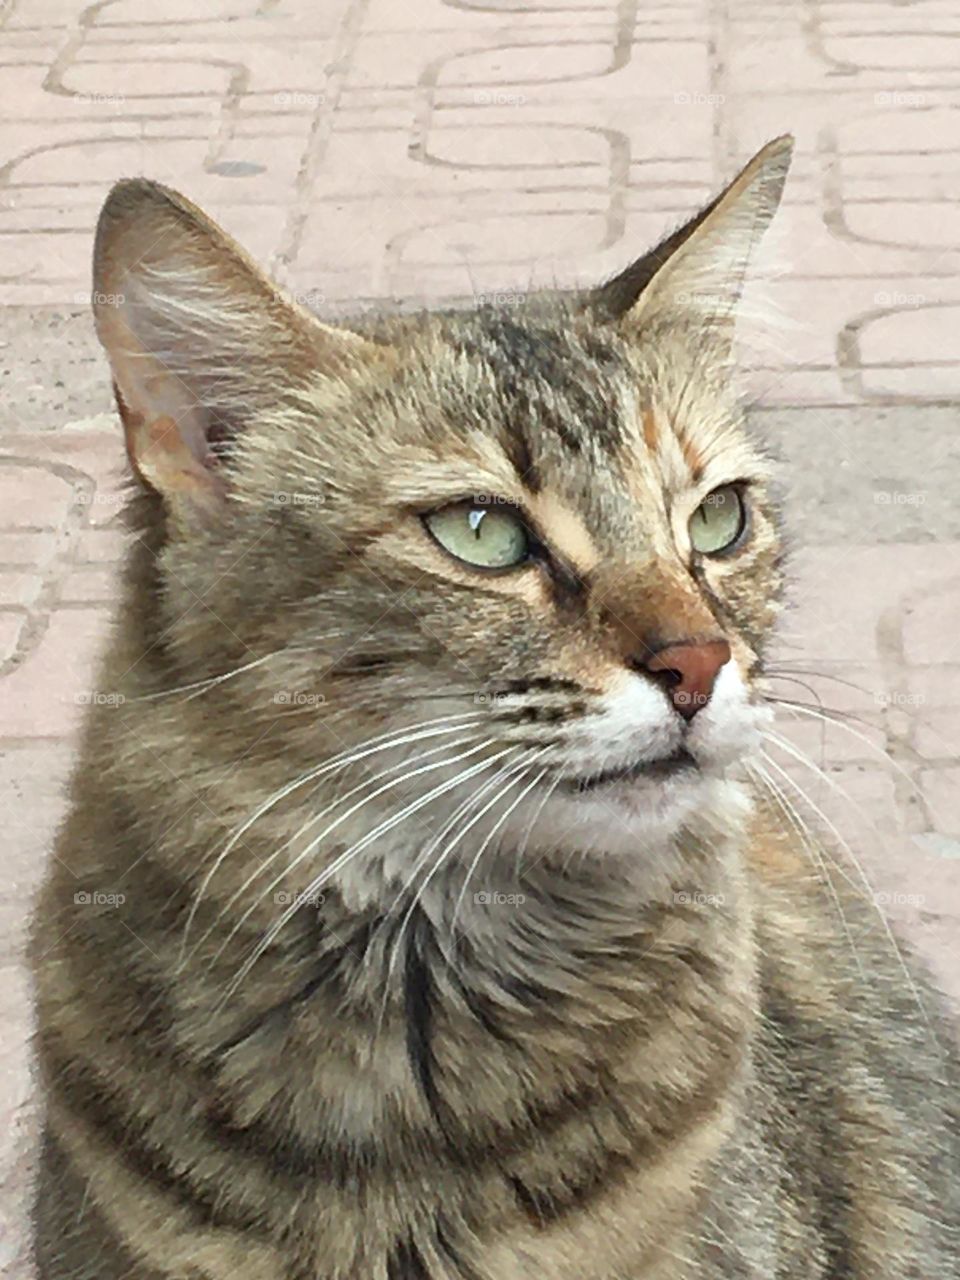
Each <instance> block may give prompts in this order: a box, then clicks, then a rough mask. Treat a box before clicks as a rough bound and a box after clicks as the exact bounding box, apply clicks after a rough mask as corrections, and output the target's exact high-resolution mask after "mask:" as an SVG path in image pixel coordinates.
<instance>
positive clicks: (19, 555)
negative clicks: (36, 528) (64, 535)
mask: <svg viewBox="0 0 960 1280" xmlns="http://www.w3.org/2000/svg"><path fill="white" fill-rule="evenodd" d="M56 546H57V539H56V536H55V535H54V534H51V533H22V532H21V533H0V566H2V567H4V568H7V567H9V566H11V565H14V566H21V565H24V566H30V567H32V568H38V567H40V566H41V565H43V564H46V562H47V561H48V560H49V559H50V557H51V556H52V555H53V554H54V551H55V550H56Z"/></svg>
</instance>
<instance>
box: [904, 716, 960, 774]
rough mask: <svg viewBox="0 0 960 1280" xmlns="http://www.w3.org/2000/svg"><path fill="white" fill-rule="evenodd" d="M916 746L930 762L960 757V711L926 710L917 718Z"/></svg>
mask: <svg viewBox="0 0 960 1280" xmlns="http://www.w3.org/2000/svg"><path fill="white" fill-rule="evenodd" d="M914 746H915V747H916V750H917V751H918V752H919V754H920V755H921V756H923V757H924V758H926V759H928V760H939V761H944V760H955V759H956V758H957V757H958V756H960V709H958V708H956V707H953V708H950V709H948V710H934V709H933V708H930V709H926V708H925V709H924V710H923V711H922V712H921V713H920V714H918V716H917V726H916V734H915V738H914Z"/></svg>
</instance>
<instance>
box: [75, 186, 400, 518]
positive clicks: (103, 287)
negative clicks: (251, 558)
mask: <svg viewBox="0 0 960 1280" xmlns="http://www.w3.org/2000/svg"><path fill="white" fill-rule="evenodd" d="M93 285H94V293H93V302H94V317H95V321H96V327H97V333H98V335H99V338H100V341H101V342H102V344H103V346H104V349H105V350H106V353H107V356H108V358H109V361H110V366H111V369H112V371H113V378H114V385H115V389H116V395H117V405H118V408H119V410H120V415H121V417H122V419H123V424H124V432H125V436H126V443H127V452H128V454H129V456H130V460H131V463H132V464H133V467H134V469H135V470H136V472H137V473H138V475H139V476H140V477H141V478H142V479H143V480H144V481H145V482H146V483H147V484H148V485H150V486H151V487H152V488H153V489H156V490H157V491H158V492H159V493H161V494H162V495H163V496H164V497H165V498H166V499H167V500H168V502H171V503H176V502H179V501H181V500H187V501H189V502H191V503H194V502H199V503H201V504H209V503H214V504H215V503H216V502H217V501H219V499H220V498H221V497H222V495H223V493H224V492H225V491H226V488H227V483H228V482H227V465H226V464H227V462H228V459H229V453H230V445H231V442H232V441H233V440H234V439H235V438H236V437H237V435H238V434H239V433H240V432H241V431H242V430H243V428H244V426H245V424H246V423H247V422H248V421H250V420H252V419H254V418H256V417H257V416H258V415H259V416H262V415H263V414H264V413H266V412H268V411H269V410H270V409H271V408H272V407H274V406H275V405H276V404H278V403H279V402H280V400H281V399H282V397H283V395H284V393H285V392H288V391H289V389H290V388H291V387H292V386H294V387H295V386H297V385H302V384H303V383H304V382H306V381H307V380H308V379H310V378H311V377H315V376H316V375H317V374H318V373H321V374H322V373H330V374H338V373H343V372H345V371H346V370H347V369H348V368H349V367H350V366H351V365H352V364H354V363H355V362H357V361H363V360H365V359H369V358H371V357H372V356H373V354H374V353H375V351H377V350H381V351H382V348H379V349H378V348H375V347H374V345H373V344H371V343H368V342H367V341H366V340H365V339H363V338H361V337H359V336H358V335H357V334H354V333H351V332H349V331H347V330H342V329H336V328H331V327H329V326H327V325H324V324H322V323H321V322H320V321H318V320H317V319H316V318H315V317H314V316H313V315H311V313H310V312H308V311H307V310H306V309H305V308H303V307H301V306H299V305H298V304H297V303H296V302H294V301H293V300H292V299H291V298H289V297H287V296H286V295H285V294H283V293H282V292H281V290H280V289H278V288H277V286H276V285H274V284H273V283H272V282H271V281H270V280H269V279H268V277H267V276H265V275H264V274H263V272H261V271H260V270H259V268H258V267H257V266H256V265H255V264H254V263H253V261H252V259H251V258H250V257H249V256H248V255H247V254H246V253H245V252H244V251H243V250H242V249H241V248H240V246H239V245H237V244H236V243H235V241H233V240H232V239H231V238H230V237H229V236H228V235H227V234H226V233H225V232H224V231H222V230H221V229H220V228H219V227H218V226H217V225H216V224H215V223H213V222H212V221H211V220H210V219H209V218H207V217H206V216H205V214H203V213H202V212H201V211H200V210H199V209H198V208H197V207H196V206H195V205H193V204H191V203H190V201H189V200H186V199H185V198H184V197H183V196H181V195H179V194H178V193H177V192H175V191H171V190H169V189H168V188H167V187H163V186H161V185H160V184H159V183H155V182H148V181H146V180H141V179H133V180H130V181H125V182H120V183H118V184H117V185H116V186H115V187H114V188H113V190H112V191H111V192H110V194H109V195H108V197H107V200H106V203H105V204H104V207H103V210H102V212H101V214H100V221H99V224H98V226H97V236H96V244H95V248H94V281H93Z"/></svg>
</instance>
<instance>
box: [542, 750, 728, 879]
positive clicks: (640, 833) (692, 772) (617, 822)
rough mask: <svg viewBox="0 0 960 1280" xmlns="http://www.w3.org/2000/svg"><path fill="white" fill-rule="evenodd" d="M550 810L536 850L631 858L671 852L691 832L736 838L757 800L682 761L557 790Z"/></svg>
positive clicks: (723, 779)
mask: <svg viewBox="0 0 960 1280" xmlns="http://www.w3.org/2000/svg"><path fill="white" fill-rule="evenodd" d="M548 808H549V813H548V814H545V815H544V816H542V817H541V818H540V819H539V820H538V821H537V823H536V826H535V829H534V830H533V831H532V832H531V836H530V840H529V849H530V850H531V851H532V852H535V853H541V854H543V853H546V852H548V851H550V850H566V851H567V852H568V853H571V852H577V853H583V854H608V855H615V856H627V857H632V856H635V855H637V854H638V853H643V852H644V851H645V850H650V851H654V850H657V851H662V850H665V849H666V848H667V847H669V846H671V845H675V844H676V843H677V841H678V839H681V838H682V837H683V835H684V833H685V832H686V833H688V834H689V835H690V836H692V837H698V836H706V837H707V838H713V837H714V836H719V835H735V834H736V833H737V832H738V831H740V830H742V829H743V827H744V825H745V823H746V821H747V818H748V815H749V812H750V800H749V792H748V791H747V788H746V787H745V786H744V785H743V783H742V782H741V781H739V780H738V779H736V778H734V777H731V776H728V775H727V774H725V773H721V772H716V771H707V770H703V769H698V768H696V767H684V766H682V765H681V766H680V767H676V768H672V769H669V770H663V771H657V770H644V771H642V772H639V773H636V774H626V775H624V776H615V777H609V778H605V779H600V780H598V781H596V782H592V783H591V784H590V785H589V786H587V787H584V788H582V789H569V788H568V789H566V790H564V791H562V792H561V791H560V789H559V788H558V789H557V790H556V791H555V792H554V794H553V796H552V798H551V801H550V804H549V806H548Z"/></svg>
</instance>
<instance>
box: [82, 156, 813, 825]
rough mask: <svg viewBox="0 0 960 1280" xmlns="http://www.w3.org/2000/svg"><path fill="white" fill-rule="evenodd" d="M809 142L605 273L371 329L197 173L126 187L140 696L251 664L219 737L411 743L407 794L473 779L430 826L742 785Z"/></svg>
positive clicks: (759, 161) (125, 405)
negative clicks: (750, 304)
mask: <svg viewBox="0 0 960 1280" xmlns="http://www.w3.org/2000/svg"><path fill="white" fill-rule="evenodd" d="M789 157H790V140H789V139H779V140H777V141H775V142H773V143H771V144H769V145H768V146H767V147H765V148H764V149H763V150H762V151H761V152H760V153H759V154H758V155H757V156H756V157H755V158H754V159H753V160H752V161H751V162H750V163H749V164H748V165H747V167H746V168H745V169H744V170H743V171H742V172H741V173H740V174H739V175H738V177H737V178H736V179H735V180H734V181H733V182H732V183H731V185H730V186H729V187H728V188H727V189H726V190H725V191H724V192H723V193H722V194H721V195H720V196H719V197H717V198H716V199H715V200H714V201H713V202H712V203H711V204H710V205H709V206H708V207H707V208H706V209H704V210H703V211H701V212H700V213H698V214H697V215H696V216H695V217H694V218H693V219H692V220H691V221H690V222H688V223H687V224H686V225H685V226H683V227H682V228H680V229H679V230H678V231H677V232H675V233H674V234H673V235H671V236H670V237H668V238H667V239H666V240H665V241H664V242H663V243H661V244H660V245H659V246H658V247H657V248H656V249H654V250H653V251H652V252H650V253H648V254H647V255H646V256H645V257H643V258H641V259H640V260H639V261H638V262H636V263H634V264H633V265H632V266H630V267H628V268H627V269H626V270H625V271H624V272H622V274H621V275H619V276H617V277H616V278H615V279H614V280H612V281H611V282H609V283H607V284H606V285H603V286H601V287H599V288H597V289H596V290H593V291H590V292H585V293H570V294H567V295H538V296H531V297H530V298H529V299H528V300H526V301H525V302H524V303H523V304H522V305H517V306H510V307H508V308H496V307H480V308H479V309H477V310H473V311H469V312H459V313H449V312H448V313H427V314H423V315H418V316H414V317H406V318H396V319H394V320H388V321H379V322H376V323H375V324H373V325H363V324H357V325H354V324H350V325H349V326H347V327H336V326H332V325H330V324H325V323H321V322H320V321H318V320H317V319H316V318H314V317H313V316H312V315H311V314H309V313H308V312H307V311H305V310H304V309H303V308H301V307H300V306H298V305H297V304H296V302H295V301H293V300H292V299H290V298H288V297H287V296H285V295H284V294H283V293H282V292H281V291H279V290H278V289H277V288H276V287H275V286H274V285H272V284H271V283H270V282H269V280H268V279H267V278H266V277H265V276H264V275H263V274H262V273H261V272H260V271H259V270H258V269H257V267H255V266H254V264H253V263H252V262H251V261H250V259H249V258H248V257H247V256H246V255H245V254H244V253H243V252H242V251H241V250H240V249H239V248H238V247H237V246H236V245H235V244H234V243H233V242H232V241H231V240H230V239H229V238H228V237H226V236H225V235H224V234H223V233H222V232H221V231H220V230H218V229H217V228H216V227H215V226H213V225H212V224H211V223H210V222H209V220H208V219H206V218H205V217H204V215H203V214H202V213H200V212H199V211H198V210H197V209H196V208H195V207H193V206H192V205H191V204H190V203H189V202H187V201H186V200H184V199H183V198H182V197H180V196H179V195H176V194H175V193H173V192H171V191H168V190H166V189H165V188H162V187H160V186H157V185H156V184H153V183H150V182H145V181H131V182H125V183H121V184H119V185H118V186H117V187H115V188H114V190H113V191H112V193H111V194H110V196H109V198H108V201H107V204H106V206H105V208H104V211H103V214H102V217H101V222H100V227H99V233H98V239H97V248H96V276H95V293H96V299H97V308H96V311H97V325H98V331H99V334H100V337H101V340H102V342H103V344H104V346H105V348H106V350H107V353H108V355H109V358H110V363H111V366H112V370H113V375H114V379H115V383H116V388H117V398H118V403H119V406H120V411H121V416H122V419H123V422H124V427H125V432H126V440H127V447H128V452H129V455H130V458H131V461H132V464H133V468H134V470H135V471H136V473H137V475H138V477H139V479H140V481H141V482H142V486H143V495H142V497H141V499H140V500H139V503H138V511H139V513H140V514H139V516H138V520H139V522H140V524H139V532H140V534H141V536H142V538H143V540H144V542H145V543H148V544H149V545H150V547H151V548H152V550H151V552H150V553H149V556H148V555H144V557H143V561H144V567H143V575H144V577H145V578H149V580H150V582H149V590H147V589H146V588H145V589H144V592H143V600H146V601H147V603H146V604H145V605H144V604H143V600H142V601H141V616H142V626H143V630H144V634H143V636H142V642H143V647H144V649H145V650H146V651H149V654H150V656H149V657H148V659H146V660H145V661H144V662H142V663H141V664H139V671H138V678H139V677H142V679H143V685H142V688H146V689H147V690H148V692H150V693H153V694H159V693H162V692H163V688H164V686H167V687H173V686H186V687H188V688H189V687H196V688H197V689H198V690H199V689H201V688H203V686H202V685H201V684H200V682H201V681H203V680H205V679H209V678H212V677H219V676H224V677H225V678H224V680H223V681H221V682H220V683H217V684H212V685H211V686H209V687H208V688H207V692H206V693H204V695H203V696H204V697H205V698H208V699H209V701H208V702H207V704H205V705H207V707H208V708H209V716H210V720H211V722H212V721H213V720H214V719H216V718H219V726H220V728H219V736H218V743H219V749H220V750H221V751H223V750H224V743H227V744H229V743H231V742H232V743H234V744H235V749H236V751H237V752H238V753H240V752H243V751H245V750H250V751H252V752H253V754H254V755H256V754H257V753H265V754H267V755H269V756H270V757H271V759H272V760H273V761H277V760H281V761H282V760H283V759H284V758H287V759H288V760H289V768H290V776H291V778H293V777H294V776H295V775H297V774H299V773H302V772H303V771H304V770H306V769H308V768H309V767H310V766H311V764H316V765H320V764H321V762H322V761H323V760H324V758H326V757H329V756H331V755H333V753H334V752H336V751H342V750H347V749H349V748H352V747H355V746H358V744H362V743H366V742H368V741H371V742H372V741H373V740H374V739H375V738H376V737H377V735H386V737H384V736H381V737H380V738H379V739H378V741H380V742H383V741H391V739H390V736H389V735H391V734H394V735H395V736H396V737H397V738H398V739H399V738H400V737H403V736H404V735H406V737H407V738H408V739H409V742H406V743H404V744H399V742H398V745H397V747H396V750H400V749H401V745H402V747H403V750H404V753H405V760H406V762H407V763H406V765H405V766H404V768H405V770H406V773H405V775H404V777H405V786H406V790H405V791H404V792H403V803H405V804H406V803H408V802H409V801H410V798H411V794H412V795H414V796H415V797H417V796H422V795H425V794H426V793H427V791H428V790H430V789H431V788H434V787H437V786H442V785H445V784H446V782H448V781H451V779H453V778H454V777H455V775H457V774H458V772H459V773H462V774H463V775H464V776H463V778H462V779H461V781H459V782H457V783H451V786H450V789H449V791H447V792H443V793H440V794H438V795H437V797H436V798H435V800H431V801H430V802H429V805H435V808H433V809H431V808H430V807H429V805H425V806H424V807H423V810H422V813H423V817H424V819H425V820H432V819H433V816H434V815H439V816H438V817H437V821H439V817H442V816H444V815H449V814H451V813H452V812H453V810H454V808H455V806H456V805H459V804H460V803H462V802H465V801H467V800H469V799H470V797H471V796H472V795H474V794H475V792H476V789H477V787H479V786H480V785H481V784H482V785H484V786H487V788H488V789H487V792H486V795H487V797H488V799H493V800H496V802H497V803H496V804H495V805H494V806H493V808H492V809H491V817H492V816H497V817H500V816H502V815H503V814H505V813H506V812H507V810H508V807H509V806H510V805H511V804H512V803H513V802H514V801H516V809H515V811H514V812H513V814H512V815H511V817H510V818H509V820H505V821H504V825H503V828H502V829H503V831H504V832H513V834H514V835H516V832H517V831H518V830H524V829H525V830H526V832H527V837H528V838H530V833H531V830H532V833H533V834H532V840H533V842H534V843H535V844H540V845H542V844H544V843H546V844H549V843H553V844H556V845H558V846H559V847H563V843H564V840H567V842H568V843H569V842H571V841H572V842H573V844H574V846H575V847H581V848H586V847H590V846H592V845H596V846H597V847H599V848H619V847H621V846H630V847H632V846H633V845H635V843H636V837H637V834H638V832H646V833H647V834H648V835H649V834H650V833H652V832H660V833H663V832H667V833H669V832H675V831H676V830H677V829H679V827H680V826H681V824H682V823H684V822H685V821H690V820H692V818H693V815H695V814H696V813H698V812H703V811H705V810H706V809H709V808H710V806H711V805H714V806H720V807H721V808H722V804H723V797H724V796H725V795H727V792H726V791H725V790H724V788H728V787H729V786H731V785H732V784H730V783H729V782H728V781H727V780H726V771H727V770H728V768H729V766H730V765H731V764H732V763H734V762H735V761H737V760H738V759H739V758H740V757H741V756H742V755H743V754H744V753H745V752H748V751H749V750H750V749H751V748H752V746H753V745H754V743H755V741H756V738H757V735H758V732H759V726H760V724H761V721H762V717H763V704H762V700H761V699H760V698H759V697H757V696H756V695H755V693H754V689H753V683H754V680H755V677H756V673H757V670H758V664H759V661H760V656H761V654H762V650H763V646H764V642H765V640H766V638H767V637H768V634H769V632H770V629H771V626H772V624H773V622H774V618H775V615H776V611H777V603H776V601H777V595H778V591H779V586H780V573H779V568H778V564H779V549H778V536H777V529H776V518H775V512H774V509H773V505H772V502H771V498H770V496H769V494H768V491H767V482H768V464H767V461H766V459H765V457H764V454H763V452H762V450H761V449H758V447H757V446H756V445H755V444H754V443H753V442H752V441H751V440H750V438H749V436H748V434H747V433H746V432H745V430H744V428H743V423H742V420H741V413H740V411H739V409H738V405H737V399H736V395H735V393H734V390H733V389H732V386H731V344H732V329H733V324H734V319H735V315H736V311H737V306H738V302H739V298H740V293H741V286H742V283H743V277H744V273H745V271H746V269H747V266H748V262H749V259H750V256H751V253H752V250H753V248H754V246H755V244H756V242H757V240H758V238H759V236H760V235H761V234H762V232H763V230H764V229H765V227H766V226H767V224H768V223H769V221H770V219H771V217H772V216H773V214H774V212H775V209H776V207H777V204H778V202H779V199H780V194H781V190H782V187H783V183H784V179H785V176H786V171H787V166H788V163H789ZM154 552H156V556H157V560H156V564H155V565H154V564H152V563H151V562H150V557H151V556H152V555H153V553H154ZM143 609H146V613H145V614H144V613H142V610H143ZM161 640H162V642H161ZM214 708H216V710H215V711H214ZM192 723H193V724H194V725H196V716H194V717H193V721H192ZM417 726H421V727H420V728H417ZM418 734H421V735H425V736H420V737H418V736H417V735H418ZM254 744H259V745H257V746H255V745H254ZM361 749H363V748H361ZM371 751H372V749H371ZM418 761H422V763H420V764H418V763H417V762H418ZM385 762H386V763H385ZM389 763H390V761H389V757H384V758H383V759H381V758H380V757H378V756H376V755H373V756H372V762H368V766H367V767H368V770H372V771H373V772H376V773H378V774H379V773H380V771H381V769H384V768H386V767H388V766H389ZM374 766H375V768H374ZM417 770H419V772H415V771H417ZM471 770H472V772H471ZM497 771H500V772H499V774H498V773H497ZM398 776H399V775H398ZM495 776H496V777H497V781H496V782H494V781H492V780H493V779H494V777H495ZM389 787H390V783H389V779H388V780H387V782H385V783H384V784H382V787H381V792H382V793H381V794H380V796H379V798H378V799H377V801H376V805H375V806H374V807H373V809H372V810H369V809H368V811H367V817H368V818H369V812H371V811H373V812H377V813H379V814H380V816H381V817H382V816H383V814H384V813H386V814H387V815H389V814H390V813H391V812H392V811H394V810H396V809H397V808H398V807H400V799H399V798H398V793H397V792H396V791H394V792H393V794H391V793H390V790H389ZM548 790H549V791H550V792H551V795H552V798H551V800H550V802H549V804H546V805H545V804H544V801H545V797H546V796H547V793H548ZM483 803H484V804H486V801H484V802H483ZM538 806H539V811H540V813H541V815H542V816H540V817H537V815H536V813H535V811H536V810H537V809H538ZM480 807H482V806H480V805H479V802H476V803H475V805H474V812H479V808H480ZM470 812H471V811H470V810H469V808H468V809H466V810H465V811H464V816H463V822H466V821H467V820H468V818H469V816H470ZM434 825H436V821H435V823H434ZM478 829H479V830H483V829H484V827H483V826H482V825H481V826H480V827H479V828H478ZM566 833H572V834H570V835H567V834H566ZM422 834H423V833H422V830H421V831H420V832H418V839H419V840H420V842H421V843H422Z"/></svg>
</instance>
